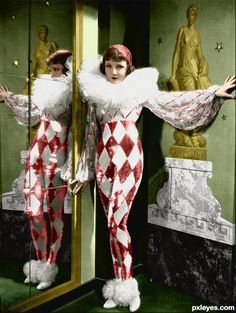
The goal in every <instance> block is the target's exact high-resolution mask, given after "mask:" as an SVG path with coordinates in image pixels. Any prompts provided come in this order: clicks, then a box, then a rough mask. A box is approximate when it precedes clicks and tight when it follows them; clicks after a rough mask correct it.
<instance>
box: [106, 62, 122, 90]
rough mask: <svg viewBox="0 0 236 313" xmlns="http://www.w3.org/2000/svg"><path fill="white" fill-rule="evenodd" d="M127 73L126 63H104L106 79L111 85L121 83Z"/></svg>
mask: <svg viewBox="0 0 236 313" xmlns="http://www.w3.org/2000/svg"><path fill="white" fill-rule="evenodd" d="M126 72H127V62H126V61H120V62H115V61H112V60H107V61H105V73H106V76H107V79H108V80H109V82H111V83H112V84H118V83H120V82H122V81H123V80H124V79H125V77H126Z"/></svg>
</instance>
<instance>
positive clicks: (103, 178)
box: [70, 45, 235, 312]
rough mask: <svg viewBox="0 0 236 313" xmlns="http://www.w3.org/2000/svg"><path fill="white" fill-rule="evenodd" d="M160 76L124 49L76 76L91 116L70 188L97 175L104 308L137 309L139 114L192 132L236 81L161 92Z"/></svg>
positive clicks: (210, 115)
mask: <svg viewBox="0 0 236 313" xmlns="http://www.w3.org/2000/svg"><path fill="white" fill-rule="evenodd" d="M157 78H158V72H157V70H156V69H154V68H144V69H137V70H134V68H133V65H132V56H131V53H130V51H129V50H128V49H127V48H126V47H125V46H123V45H113V46H111V47H109V48H108V49H107V50H106V52H105V54H104V55H103V59H102V61H100V60H96V61H91V60H90V61H85V62H84V63H83V64H82V66H81V70H80V72H79V76H78V83H79V87H80V90H81V95H82V98H83V100H84V101H86V102H87V103H88V115H87V124H86V130H85V138H84V143H83V148H82V154H81V158H80V161H79V163H78V168H77V172H76V176H75V179H73V180H72V181H71V182H70V190H71V191H72V192H73V194H76V193H77V192H79V191H80V190H83V189H84V188H85V186H86V184H87V182H88V181H91V180H92V179H93V178H94V176H96V180H97V185H98V190H99V194H100V198H101V202H102V205H103V207H104V212H105V214H106V216H107V223H108V228H109V232H110V249H111V255H112V261H113V267H114V274H115V279H113V280H110V281H108V282H107V283H106V285H105V286H104V287H103V295H104V298H105V299H106V302H105V304H104V307H105V308H114V307H116V306H117V305H121V306H122V305H123V306H129V309H130V311H132V312H133V311H135V310H137V309H138V308H139V306H140V297H139V290H138V285H137V281H136V280H135V278H133V273H132V247H131V238H130V236H129V233H128V230H127V220H128V216H129V212H130V209H131V205H132V202H133V200H134V197H135V194H136V192H137V190H138V187H139V184H140V181H141V178H142V171H143V151H142V144H141V141H140V138H139V135H138V131H137V128H136V125H135V123H136V121H137V119H138V118H139V116H140V114H141V111H142V108H143V107H147V108H149V109H150V110H151V111H152V112H153V113H154V114H155V115H157V116H158V117H160V118H162V119H164V120H165V121H167V122H168V123H170V124H171V125H173V126H175V127H177V128H185V129H192V128H194V127H196V126H198V125H202V124H207V123H209V122H210V121H211V120H212V119H213V118H214V116H215V115H216V113H217V111H218V110H219V108H220V103H221V101H219V97H228V98H231V97H232V96H231V95H230V94H228V93H227V90H228V89H229V88H235V78H229V79H228V80H227V81H226V82H225V83H224V85H223V86H221V87H219V86H212V87H211V88H209V89H207V90H198V91H190V92H172V93H171V92H170V93H168V92H162V91H159V90H158V89H157V85H156V82H157ZM99 129H100V130H101V138H100V139H99V135H98V134H99V131H98V130H99ZM137 231H138V230H137Z"/></svg>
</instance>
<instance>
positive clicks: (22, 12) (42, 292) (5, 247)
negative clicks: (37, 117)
mask: <svg viewBox="0 0 236 313" xmlns="http://www.w3.org/2000/svg"><path fill="white" fill-rule="evenodd" d="M75 10H77V12H79V11H80V8H79V4H78V3H77V1H73V0H60V1H56V0H51V1H43V0H21V1H17V0H10V1H5V3H4V6H3V7H2V9H1V12H0V28H1V29H2V45H1V49H0V84H1V85H3V86H7V87H8V88H9V90H10V91H12V92H13V93H14V94H20V95H24V97H25V99H26V100H27V103H28V104H29V105H28V107H27V112H28V113H29V117H28V120H27V118H26V119H25V122H26V124H28V127H24V126H22V125H19V123H17V122H21V118H22V116H21V115H22V114H23V113H22V112H20V113H19V116H17V113H16V111H14V110H12V109H10V108H9V105H8V106H7V105H5V104H4V103H1V105H0V147H1V149H0V159H1V163H0V169H1V171H0V173H1V174H0V193H1V220H0V224H1V225H0V256H1V261H0V262H1V264H0V286H1V287H0V300H1V301H0V304H1V310H2V311H3V312H4V311H6V310H7V311H15V312H24V311H26V310H27V309H29V308H31V307H34V306H36V305H39V304H40V303H43V302H44V301H47V300H49V299H52V298H54V297H56V296H58V295H60V294H62V293H65V292H66V291H68V290H70V289H72V288H74V287H75V286H77V285H78V283H79V264H78V260H79V257H78V253H79V243H78V234H79V230H78V218H77V215H78V213H79V211H78V207H79V201H80V199H79V198H78V199H76V200H72V199H71V198H70V196H69V195H68V194H67V195H66V192H65V190H66V186H65V183H64V182H63V181H57V180H56V179H55V175H53V176H50V175H51V172H50V173H49V174H48V172H47V171H48V170H49V168H52V163H53V160H52V163H50V164H47V165H46V169H45V171H46V172H47V173H46V174H48V175H45V176H44V175H41V174H40V175H41V176H40V180H39V182H38V183H36V184H35V182H36V179H37V178H38V176H37V175H36V177H34V176H33V175H31V174H32V173H33V172H34V170H35V167H38V165H39V163H40V162H42V160H43V158H46V159H49V157H48V155H49V153H50V151H49V150H48V149H52V145H53V141H55V142H56V144H58V139H60V140H61V144H62V143H63V142H64V141H63V139H62V138H60V137H59V136H57V137H53V136H52V134H50V132H48V138H47V144H46V146H47V147H46V146H45V147H44V148H42V146H40V147H39V148H38V150H37V151H39V150H40V149H41V150H40V153H39V154H38V156H37V160H36V162H38V164H37V166H35V164H36V163H34V162H32V160H33V156H34V153H35V149H34V148H35V145H34V144H32V143H33V142H34V140H35V136H37V132H38V130H39V125H37V123H36V125H35V126H34V125H33V124H34V122H35V121H34V113H35V112H34V103H33V101H34V98H33V97H34V92H35V90H36V89H34V86H35V82H36V81H37V80H41V81H42V80H43V79H42V78H39V77H38V76H39V75H40V74H47V75H49V74H48V72H47V71H48V67H47V66H45V59H46V58H47V57H48V56H49V55H50V54H51V53H53V52H54V51H55V50H57V48H59V49H68V50H70V51H73V52H74V55H75V56H77V58H76V59H77V61H76V62H79V60H80V59H79V57H78V55H77V53H78V51H79V49H78V47H79V43H78V42H79V38H80V37H79V36H77V41H75V40H74V38H73V35H74V36H75V35H76V32H77V31H78V29H77V26H75V24H76V25H77V23H79V22H78V16H79V15H78V14H77V20H76V21H75V19H74V15H75ZM74 23H75V24H74ZM73 43H74V44H73ZM73 66H74V68H76V67H77V64H76V63H75V61H74V64H73ZM74 85H75V83H74V82H73V86H74ZM73 89H74V88H73ZM73 97H74V100H75V99H76V97H77V95H76V94H75V93H74V95H73ZM16 100H17V99H16ZM18 100H19V99H18ZM18 100H17V101H18ZM73 103H75V101H73ZM75 110H76V109H75ZM72 111H74V108H73V110H72ZM72 114H74V112H72ZM29 121H30V123H28V122H29ZM63 122H65V120H64V121H63ZM21 124H22V122H21ZM57 126H58V125H56V123H54V125H53V127H54V128H56V127H57ZM53 127H52V129H53ZM45 129H46V127H45ZM54 130H55V129H54ZM79 130H80V129H79V128H77V132H78V131H79ZM57 131H58V129H56V130H55V132H57ZM45 133H46V132H45ZM54 135H55V134H54ZM37 138H38V137H37ZM45 140H46V138H45ZM45 140H44V142H45ZM50 143H51V144H50ZM62 145H63V144H62ZM65 145H66V144H65ZM74 145H75V142H74V141H72V146H74ZM63 149H66V146H63ZM29 151H30V153H29ZM51 153H52V150H51ZM53 153H55V151H53ZM28 154H29V155H30V158H28V159H27V155H28ZM75 161H76V160H75ZM40 164H41V163H40ZM27 166H28V172H29V173H31V174H30V175H28V178H29V180H28V190H29V197H28V198H29V203H30V205H31V207H33V206H34V207H35V205H36V203H38V208H37V210H39V207H40V206H43V209H44V213H43V214H41V219H43V220H45V222H46V224H45V225H46V226H45V227H46V228H45V229H44V228H43V227H42V223H41V222H42V220H40V222H39V219H37V218H36V219H32V214H31V215H30V214H26V212H25V209H26V200H25V195H24V189H26V188H25V186H26V185H24V182H25V168H26V167H27ZM54 170H55V172H54V174H55V173H57V169H54ZM44 173H45V172H44ZM49 177H51V178H50V179H49ZM48 179H49V180H50V181H48ZM55 186H56V188H55ZM39 187H40V188H42V189H43V193H44V196H45V197H44V201H42V200H41V198H38V197H37V196H38V192H39V190H38V188H39ZM35 190H36V191H35ZM46 196H48V197H46ZM64 196H65V201H63V199H64ZM40 197H41V195H40ZM63 202H64V214H61V215H60V214H59V213H60V212H61V211H62V203H63ZM30 205H29V206H30ZM48 207H50V212H51V213H52V214H49V210H48ZM53 208H55V210H53ZM75 208H76V209H75ZM72 210H73V214H71V212H72ZM36 215H37V217H38V214H36ZM29 217H31V218H29ZM30 225H31V226H30ZM43 229H44V230H43ZM51 230H52V232H51ZM45 233H47V237H48V240H47V241H46V239H45V238H46V237H45V236H46V235H45ZM46 242H47V243H48V244H47V243H46ZM60 242H61V243H60ZM46 245H47V247H46ZM50 247H53V248H52V249H51V253H50V252H49V251H50ZM71 247H76V249H71ZM46 249H47V257H45V252H44V251H46ZM57 250H58V251H57ZM74 250H76V251H74ZM36 252H37V253H36ZM49 255H50V257H49ZM49 258H50V262H51V263H56V264H57V266H58V273H57V275H56V277H55V281H53V282H52V284H51V285H50V286H48V288H42V289H39V288H38V289H37V287H38V286H39V284H40V281H37V283H34V282H33V279H31V280H30V283H24V281H25V279H26V278H27V275H26V276H25V274H24V273H23V266H24V264H25V263H26V262H28V261H30V260H40V259H41V260H43V261H45V260H46V259H47V260H48V259H49ZM75 260H76V261H75ZM31 264H33V262H31ZM26 271H28V273H29V274H28V276H29V277H31V278H33V271H34V269H33V267H32V266H30V267H29V268H28V269H27V270H26ZM52 280H54V279H52ZM41 282H42V279H41Z"/></svg>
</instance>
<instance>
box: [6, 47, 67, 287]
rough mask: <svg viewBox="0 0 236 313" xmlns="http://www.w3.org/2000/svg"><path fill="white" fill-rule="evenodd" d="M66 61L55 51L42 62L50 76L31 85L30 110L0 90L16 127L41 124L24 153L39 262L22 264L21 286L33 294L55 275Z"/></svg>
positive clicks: (61, 194)
mask: <svg viewBox="0 0 236 313" xmlns="http://www.w3.org/2000/svg"><path fill="white" fill-rule="evenodd" d="M70 56H71V52H70V51H68V50H58V51H56V52H55V53H54V54H52V55H51V56H50V57H49V58H48V59H47V65H48V67H49V69H50V71H51V75H48V74H45V75H41V76H40V77H39V78H38V79H37V80H36V81H35V84H34V93H33V96H32V97H31V109H30V110H29V99H28V96H25V95H15V94H14V93H12V92H9V91H8V90H6V89H5V88H3V87H2V86H0V100H1V101H2V100H4V101H5V103H6V104H7V105H8V107H9V108H10V109H11V110H12V111H13V114H14V117H15V119H16V121H17V122H18V123H19V124H21V125H24V126H28V118H29V117H30V123H31V124H32V125H34V124H36V123H39V122H40V127H39V129H38V131H37V133H36V135H35V137H34V139H33V141H32V142H31V144H30V148H29V150H28V157H27V160H26V168H25V180H24V194H25V199H26V214H27V216H28V217H29V222H30V229H31V235H32V238H33V243H34V247H35V250H36V254H37V258H38V260H37V261H36V260H31V261H30V262H27V263H26V264H25V266H24V273H25V275H26V279H25V283H29V282H34V283H36V282H38V283H39V284H38V286H37V289H45V288H48V287H49V286H50V285H51V284H52V283H53V281H54V280H55V277H56V274H57V272H58V268H57V265H56V260H57V254H58V250H59V249H60V247H61V240H62V236H63V226H64V199H65V196H66V193H67V185H66V181H65V179H66V178H65V177H63V178H62V177H61V176H62V175H61V174H62V173H61V171H62V168H63V166H64V165H65V162H66V160H67V150H68V147H67V142H68V139H69V138H68V134H69V130H70V125H71V101H72V82H71V67H70V62H69V61H70V59H68V57H70ZM29 111H30V112H29ZM29 115H30V116H29ZM45 198H46V200H47V212H48V216H49V221H50V241H49V251H48V247H47V246H48V235H47V228H46V223H45V219H44V213H43V206H44V205H43V204H44V199H45Z"/></svg>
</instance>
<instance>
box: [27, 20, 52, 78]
mask: <svg viewBox="0 0 236 313" xmlns="http://www.w3.org/2000/svg"><path fill="white" fill-rule="evenodd" d="M37 34H38V37H39V44H38V46H37V47H36V48H35V50H34V54H33V60H32V67H31V76H32V77H33V78H37V77H38V76H39V75H40V74H48V73H49V70H48V66H47V64H46V59H47V58H48V57H49V56H50V55H51V54H52V53H54V52H55V51H56V50H58V46H57V44H56V43H55V42H54V41H48V39H47V37H48V27H47V26H46V25H40V26H39V27H38V29H37Z"/></svg>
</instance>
